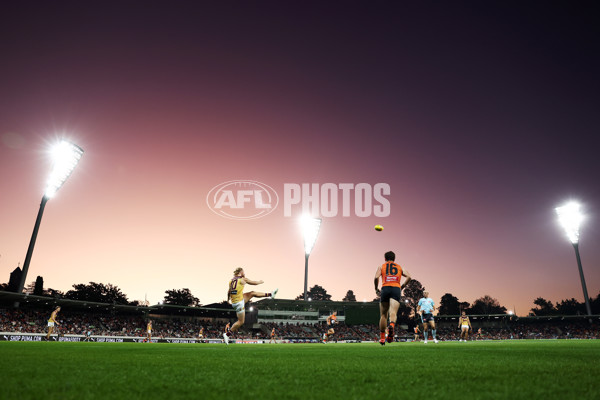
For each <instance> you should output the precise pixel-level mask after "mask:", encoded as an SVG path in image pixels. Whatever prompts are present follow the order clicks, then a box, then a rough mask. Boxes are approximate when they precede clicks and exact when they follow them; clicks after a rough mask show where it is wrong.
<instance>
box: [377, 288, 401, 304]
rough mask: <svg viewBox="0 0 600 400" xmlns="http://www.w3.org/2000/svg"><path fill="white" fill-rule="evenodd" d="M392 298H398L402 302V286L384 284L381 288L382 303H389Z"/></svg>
mask: <svg viewBox="0 0 600 400" xmlns="http://www.w3.org/2000/svg"><path fill="white" fill-rule="evenodd" d="M390 299H394V300H396V301H397V302H398V303H400V288H399V287H396V286H383V287H382V288H381V300H379V302H380V303H389V302H390Z"/></svg>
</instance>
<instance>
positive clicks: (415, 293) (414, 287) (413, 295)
mask: <svg viewBox="0 0 600 400" xmlns="http://www.w3.org/2000/svg"><path fill="white" fill-rule="evenodd" d="M424 291H425V288H424V287H423V285H421V282H419V281H418V280H416V279H412V280H411V281H410V282H408V285H406V287H405V288H404V290H403V293H402V294H403V295H404V299H405V300H408V303H406V304H407V306H408V307H409V308H410V309H411V310H412V312H414V314H415V315H417V304H419V300H420V299H421V298H422V297H423V292H424Z"/></svg>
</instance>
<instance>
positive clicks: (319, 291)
mask: <svg viewBox="0 0 600 400" xmlns="http://www.w3.org/2000/svg"><path fill="white" fill-rule="evenodd" d="M306 295H307V296H308V298H309V299H311V300H315V301H331V295H330V294H327V290H325V289H324V288H323V287H322V286H319V285H315V286H313V287H311V288H310V289H309V290H307V291H306ZM296 300H304V293H300V295H298V297H296Z"/></svg>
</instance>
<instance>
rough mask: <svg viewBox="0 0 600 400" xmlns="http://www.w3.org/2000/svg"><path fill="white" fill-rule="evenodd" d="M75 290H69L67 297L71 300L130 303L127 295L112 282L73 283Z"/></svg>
mask: <svg viewBox="0 0 600 400" xmlns="http://www.w3.org/2000/svg"><path fill="white" fill-rule="evenodd" d="M73 288H74V290H69V291H68V292H67V293H66V294H65V298H67V299H71V300H82V301H94V302H98V303H117V304H128V301H127V296H126V295H125V294H124V293H123V292H121V289H119V288H118V287H117V286H114V285H111V284H110V283H108V284H106V285H104V284H102V283H96V282H90V283H89V284H88V285H86V284H85V283H78V284H75V285H73Z"/></svg>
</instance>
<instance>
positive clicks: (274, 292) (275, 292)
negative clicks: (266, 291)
mask: <svg viewBox="0 0 600 400" xmlns="http://www.w3.org/2000/svg"><path fill="white" fill-rule="evenodd" d="M278 291H279V288H277V289H275V290H273V292H272V293H271V298H272V299H274V298H275V295H276V294H277V292H278Z"/></svg>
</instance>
